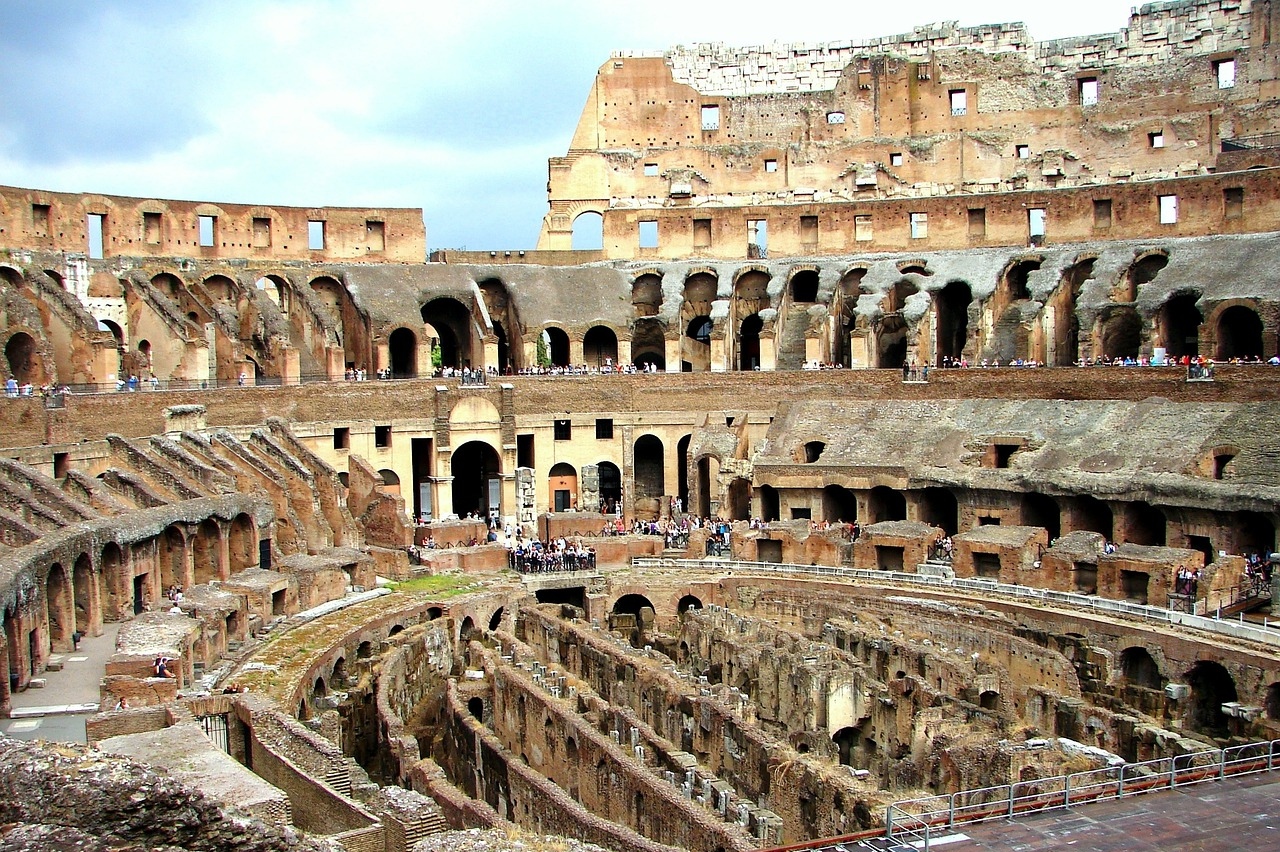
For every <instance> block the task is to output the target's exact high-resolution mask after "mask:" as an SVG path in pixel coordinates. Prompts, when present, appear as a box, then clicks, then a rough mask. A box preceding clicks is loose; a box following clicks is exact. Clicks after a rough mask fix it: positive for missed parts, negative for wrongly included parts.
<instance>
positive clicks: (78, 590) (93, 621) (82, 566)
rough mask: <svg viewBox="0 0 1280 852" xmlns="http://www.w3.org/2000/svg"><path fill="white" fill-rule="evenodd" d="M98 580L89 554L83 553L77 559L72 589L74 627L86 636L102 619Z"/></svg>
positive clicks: (72, 578) (73, 572)
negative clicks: (99, 605)
mask: <svg viewBox="0 0 1280 852" xmlns="http://www.w3.org/2000/svg"><path fill="white" fill-rule="evenodd" d="M97 579H98V578H97V577H95V576H94V575H93V566H92V565H91V564H90V563H89V554H87V553H81V554H80V555H79V556H78V557H76V564H75V568H73V569H72V572H71V588H72V593H73V595H74V597H75V624H74V625H73V626H74V629H76V630H79V631H80V633H81V634H84V635H87V634H89V633H91V632H92V631H93V629H94V627H95V625H97V624H98V623H99V622H100V621H101V619H102V613H101V611H100V610H99V607H98V589H97Z"/></svg>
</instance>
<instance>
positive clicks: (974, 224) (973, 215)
mask: <svg viewBox="0 0 1280 852" xmlns="http://www.w3.org/2000/svg"><path fill="white" fill-rule="evenodd" d="M986 235H987V208H985V207H971V208H969V236H971V237H985V236H986Z"/></svg>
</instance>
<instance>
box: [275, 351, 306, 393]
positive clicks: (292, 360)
mask: <svg viewBox="0 0 1280 852" xmlns="http://www.w3.org/2000/svg"><path fill="white" fill-rule="evenodd" d="M301 377H302V360H301V353H299V352H298V350H297V349H286V350H284V357H283V358H281V363H280V384H282V385H296V384H298V383H299V382H300V381H301Z"/></svg>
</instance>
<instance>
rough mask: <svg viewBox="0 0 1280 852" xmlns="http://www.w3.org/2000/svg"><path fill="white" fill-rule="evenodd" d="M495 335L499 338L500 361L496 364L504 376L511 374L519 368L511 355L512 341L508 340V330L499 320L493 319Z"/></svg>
mask: <svg viewBox="0 0 1280 852" xmlns="http://www.w3.org/2000/svg"><path fill="white" fill-rule="evenodd" d="M493 336H494V337H496V338H497V339H498V363H497V364H496V365H494V366H496V367H497V368H498V372H499V373H501V374H502V375H504V376H509V375H511V374H512V373H514V372H515V371H516V369H517V367H516V363H515V361H514V360H513V359H512V357H511V343H510V342H509V341H508V340H507V330H506V329H504V328H503V327H502V323H500V322H499V321H498V320H494V321H493Z"/></svg>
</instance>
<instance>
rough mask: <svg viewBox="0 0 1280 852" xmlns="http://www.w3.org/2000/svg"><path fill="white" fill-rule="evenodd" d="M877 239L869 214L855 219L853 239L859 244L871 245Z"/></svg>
mask: <svg viewBox="0 0 1280 852" xmlns="http://www.w3.org/2000/svg"><path fill="white" fill-rule="evenodd" d="M874 238H875V231H874V230H873V229H872V226H871V215H870V214H869V213H867V214H863V215H861V216H854V217H853V239H854V241H855V242H859V243H869V242H871V240H872V239H874Z"/></svg>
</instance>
